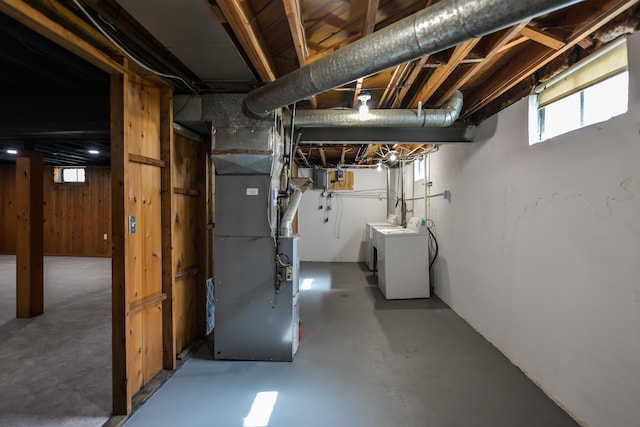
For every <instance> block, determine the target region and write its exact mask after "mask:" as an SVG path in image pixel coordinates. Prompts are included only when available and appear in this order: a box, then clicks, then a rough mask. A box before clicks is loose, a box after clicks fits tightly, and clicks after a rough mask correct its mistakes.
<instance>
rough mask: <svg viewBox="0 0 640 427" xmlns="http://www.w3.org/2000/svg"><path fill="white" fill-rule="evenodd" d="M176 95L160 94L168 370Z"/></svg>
mask: <svg viewBox="0 0 640 427" xmlns="http://www.w3.org/2000/svg"><path fill="white" fill-rule="evenodd" d="M173 149H174V133H173V94H172V92H171V91H170V90H169V89H163V90H162V91H161V94H160V156H161V159H162V160H163V161H164V162H165V164H166V167H165V168H163V169H162V172H161V181H162V199H161V203H162V291H163V292H164V293H165V294H166V295H167V299H166V300H165V301H164V303H163V305H162V353H163V356H162V365H163V366H164V368H165V369H175V368H176V354H177V353H176V339H175V331H176V322H175V321H174V312H175V305H176V295H174V287H175V280H174V277H175V270H174V262H173V251H174V247H175V242H174V228H173V223H174V221H173V218H174V207H173V198H174V197H173V187H174V185H173V175H174V172H173V170H174V168H175V166H174V164H173Z"/></svg>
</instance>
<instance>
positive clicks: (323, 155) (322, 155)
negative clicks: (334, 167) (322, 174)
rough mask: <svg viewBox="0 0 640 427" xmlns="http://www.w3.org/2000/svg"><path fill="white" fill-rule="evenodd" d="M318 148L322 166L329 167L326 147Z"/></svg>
mask: <svg viewBox="0 0 640 427" xmlns="http://www.w3.org/2000/svg"><path fill="white" fill-rule="evenodd" d="M318 150H319V151H320V159H321V160H322V167H323V168H326V167H327V154H326V153H325V149H324V148H320V149H318Z"/></svg>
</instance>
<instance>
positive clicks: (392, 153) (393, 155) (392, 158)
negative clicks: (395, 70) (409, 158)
mask: <svg viewBox="0 0 640 427" xmlns="http://www.w3.org/2000/svg"><path fill="white" fill-rule="evenodd" d="M389 159H391V161H394V160H395V159H397V157H396V153H395V152H391V157H389Z"/></svg>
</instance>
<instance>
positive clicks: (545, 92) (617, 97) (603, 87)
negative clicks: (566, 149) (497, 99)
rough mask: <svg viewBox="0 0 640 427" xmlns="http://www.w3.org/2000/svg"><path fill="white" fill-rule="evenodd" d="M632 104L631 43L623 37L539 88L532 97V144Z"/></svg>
mask: <svg viewBox="0 0 640 427" xmlns="http://www.w3.org/2000/svg"><path fill="white" fill-rule="evenodd" d="M628 108H629V71H628V57H627V43H626V39H621V40H620V41H617V42H614V43H612V44H610V45H608V46H607V47H605V48H604V49H602V50H600V51H599V52H597V53H595V54H594V55H591V56H590V57H588V58H586V59H585V60H583V61H580V62H579V63H577V64H575V65H574V66H572V67H571V68H569V69H568V70H566V71H565V72H563V73H562V74H560V75H558V76H557V77H555V78H553V79H551V80H550V81H549V82H547V83H546V84H544V85H543V86H540V87H538V88H537V89H536V94H534V95H532V96H531V97H530V98H529V145H533V144H537V143H539V142H542V141H545V140H547V139H550V138H554V137H556V136H559V135H562V134H565V133H568V132H571V131H572V130H575V129H580V128H583V127H586V126H590V125H593V124H595V123H600V122H604V121H607V120H609V119H610V118H612V117H615V116H619V115H621V114H624V113H626V112H627V110H628Z"/></svg>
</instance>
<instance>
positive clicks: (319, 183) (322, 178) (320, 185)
mask: <svg viewBox="0 0 640 427" xmlns="http://www.w3.org/2000/svg"><path fill="white" fill-rule="evenodd" d="M328 187H329V169H314V170H313V188H314V189H315V190H326V189H327V188H328Z"/></svg>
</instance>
